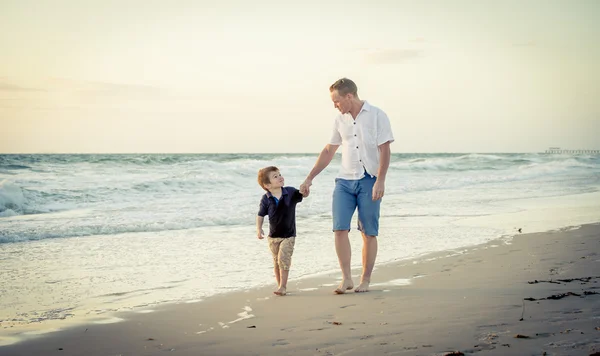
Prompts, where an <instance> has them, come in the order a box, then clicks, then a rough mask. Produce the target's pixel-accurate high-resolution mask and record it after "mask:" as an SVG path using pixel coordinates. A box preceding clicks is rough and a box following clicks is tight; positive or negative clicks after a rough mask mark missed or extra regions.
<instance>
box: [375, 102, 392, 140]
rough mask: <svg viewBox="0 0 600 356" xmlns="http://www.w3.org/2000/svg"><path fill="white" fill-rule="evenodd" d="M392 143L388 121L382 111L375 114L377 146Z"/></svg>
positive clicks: (390, 126)
mask: <svg viewBox="0 0 600 356" xmlns="http://www.w3.org/2000/svg"><path fill="white" fill-rule="evenodd" d="M386 142H389V143H392V142H394V134H393V133H392V125H391V124H390V119H389V118H388V116H387V115H386V113H384V112H383V111H382V110H379V112H378V113H377V146H380V145H383V144H384V143H386Z"/></svg>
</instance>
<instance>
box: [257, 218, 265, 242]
mask: <svg viewBox="0 0 600 356" xmlns="http://www.w3.org/2000/svg"><path fill="white" fill-rule="evenodd" d="M264 221H265V217H264V216H260V215H257V216H256V237H258V238H259V239H264V238H265V232H264V231H263V229H262V226H263V222H264Z"/></svg>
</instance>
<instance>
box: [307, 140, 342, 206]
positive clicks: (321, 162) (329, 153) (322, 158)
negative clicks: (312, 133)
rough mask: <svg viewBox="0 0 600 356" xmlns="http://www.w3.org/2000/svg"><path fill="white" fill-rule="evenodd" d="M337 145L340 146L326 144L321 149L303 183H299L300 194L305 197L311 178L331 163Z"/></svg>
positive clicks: (308, 190)
mask: <svg viewBox="0 0 600 356" xmlns="http://www.w3.org/2000/svg"><path fill="white" fill-rule="evenodd" d="M338 147H340V145H332V144H327V145H326V146H325V148H324V149H323V151H321V153H320V154H319V158H317V162H316V163H315V166H314V167H313V169H312V170H311V171H310V173H309V174H308V176H306V179H305V180H304V183H302V184H301V185H300V192H301V193H302V196H304V197H307V196H308V195H309V194H310V186H311V185H312V180H313V179H315V177H316V176H317V175H319V173H321V171H323V170H324V169H325V167H327V166H328V165H329V163H331V160H332V159H333V157H334V156H335V151H337V149H338Z"/></svg>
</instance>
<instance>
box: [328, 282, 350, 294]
mask: <svg viewBox="0 0 600 356" xmlns="http://www.w3.org/2000/svg"><path fill="white" fill-rule="evenodd" d="M352 288H354V282H352V280H351V279H349V280H346V279H344V280H343V281H342V283H340V286H339V287H337V289H336V290H334V291H333V293H335V294H344V293H346V291H347V290H350V289H352Z"/></svg>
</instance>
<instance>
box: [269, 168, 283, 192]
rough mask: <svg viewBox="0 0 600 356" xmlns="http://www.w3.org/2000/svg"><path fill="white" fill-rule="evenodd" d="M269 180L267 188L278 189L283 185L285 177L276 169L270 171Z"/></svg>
mask: <svg viewBox="0 0 600 356" xmlns="http://www.w3.org/2000/svg"><path fill="white" fill-rule="evenodd" d="M269 182H270V183H269V184H267V185H266V186H267V189H277V188H281V187H283V183H284V179H283V176H282V175H281V173H279V171H274V172H271V173H269Z"/></svg>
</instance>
